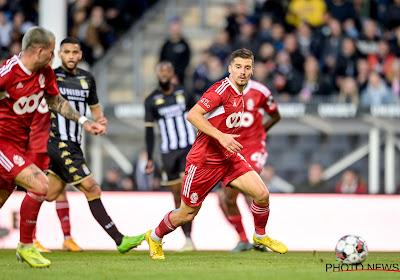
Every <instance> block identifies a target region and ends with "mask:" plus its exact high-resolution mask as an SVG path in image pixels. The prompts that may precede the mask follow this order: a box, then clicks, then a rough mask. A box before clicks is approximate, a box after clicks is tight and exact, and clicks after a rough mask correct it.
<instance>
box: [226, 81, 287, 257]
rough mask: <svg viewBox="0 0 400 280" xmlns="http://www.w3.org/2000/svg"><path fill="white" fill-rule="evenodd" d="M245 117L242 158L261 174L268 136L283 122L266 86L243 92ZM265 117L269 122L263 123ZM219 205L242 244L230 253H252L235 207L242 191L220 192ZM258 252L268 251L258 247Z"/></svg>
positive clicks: (253, 85)
mask: <svg viewBox="0 0 400 280" xmlns="http://www.w3.org/2000/svg"><path fill="white" fill-rule="evenodd" d="M243 98H244V113H243V119H242V123H241V125H240V128H239V132H238V134H240V137H239V138H238V141H239V142H240V144H242V145H243V149H242V150H241V151H240V154H241V155H242V156H243V157H244V158H245V159H246V161H247V162H248V163H250V164H251V166H252V167H253V168H254V170H255V171H256V172H257V173H258V174H260V173H261V171H262V168H263V166H264V164H265V162H266V161H267V157H268V153H267V149H266V147H265V140H266V132H267V131H268V130H269V129H270V128H271V127H272V126H273V125H275V124H276V123H277V122H278V121H279V120H280V118H281V117H280V114H279V111H278V106H277V104H276V102H275V100H274V98H273V97H272V94H271V92H270V90H269V89H268V88H267V87H266V86H264V85H263V84H261V83H259V82H257V81H254V80H249V82H248V83H247V85H246V87H245V88H244V90H243ZM264 113H267V114H268V115H269V116H270V118H269V119H268V120H267V121H266V122H265V123H263V119H264ZM218 194H219V202H220V206H221V209H222V211H223V212H224V214H225V216H226V218H227V219H228V221H229V222H230V223H231V224H232V226H233V227H234V228H235V230H236V231H237V232H238V234H239V238H240V241H239V242H238V244H237V245H236V247H235V248H234V249H233V250H231V252H242V251H249V250H251V249H252V248H253V245H252V244H250V243H249V240H248V239H247V236H246V232H245V230H244V227H243V224H242V216H241V214H240V211H239V208H238V205H237V203H236V200H237V197H238V194H239V190H238V189H235V188H229V187H228V188H226V187H223V188H221V189H220V190H219V192H218ZM246 201H247V202H248V204H249V206H250V205H251V198H250V197H249V196H247V195H246ZM255 249H258V250H261V251H263V250H265V247H263V246H260V245H259V244H256V245H255Z"/></svg>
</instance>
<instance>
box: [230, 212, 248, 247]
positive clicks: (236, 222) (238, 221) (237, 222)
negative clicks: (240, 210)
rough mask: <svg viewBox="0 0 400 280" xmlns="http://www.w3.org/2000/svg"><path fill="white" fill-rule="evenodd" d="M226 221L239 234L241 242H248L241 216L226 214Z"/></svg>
mask: <svg viewBox="0 0 400 280" xmlns="http://www.w3.org/2000/svg"><path fill="white" fill-rule="evenodd" d="M228 221H229V222H230V223H231V224H232V226H233V227H234V228H235V229H236V231H237V233H238V234H239V237H240V241H241V242H249V240H248V239H247V236H246V232H245V231H244V227H243V224H242V216H241V215H237V216H228Z"/></svg>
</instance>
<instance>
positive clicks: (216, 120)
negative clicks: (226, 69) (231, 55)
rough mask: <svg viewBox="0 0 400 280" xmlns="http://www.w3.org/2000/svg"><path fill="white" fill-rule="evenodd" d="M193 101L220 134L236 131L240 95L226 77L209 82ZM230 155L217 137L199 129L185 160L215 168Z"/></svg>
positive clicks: (240, 115)
mask: <svg viewBox="0 0 400 280" xmlns="http://www.w3.org/2000/svg"><path fill="white" fill-rule="evenodd" d="M197 104H198V105H200V106H201V107H202V108H203V109H204V110H206V111H207V114H205V115H204V117H205V118H206V119H207V120H208V121H209V122H210V123H211V124H212V125H213V126H214V127H215V128H217V129H218V130H220V131H221V132H223V133H229V134H238V129H239V126H240V123H241V121H242V118H243V111H244V103H243V95H242V93H241V92H239V90H238V89H237V88H236V87H235V86H234V85H233V84H232V83H231V81H230V80H229V79H228V78H225V79H223V80H221V81H219V82H217V83H215V84H214V85H212V86H211V87H210V88H209V89H208V90H207V91H206V92H205V93H204V94H203V96H202V97H201V98H200V100H199V101H198V102H197ZM231 156H232V154H231V153H230V152H229V151H228V150H226V149H225V148H224V147H223V146H222V145H221V144H220V143H219V142H218V140H216V139H214V138H212V137H210V136H208V135H207V134H205V133H203V132H202V131H200V130H199V131H198V132H197V138H196V140H195V141H194V143H193V146H192V149H191V150H190V152H189V154H188V156H187V161H188V162H190V163H191V164H193V165H196V166H197V167H203V168H216V167H218V166H219V165H220V164H223V163H224V162H225V161H227V160H229V158H230V157H231Z"/></svg>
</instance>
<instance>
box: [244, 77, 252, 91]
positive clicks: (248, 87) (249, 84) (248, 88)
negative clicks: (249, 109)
mask: <svg viewBox="0 0 400 280" xmlns="http://www.w3.org/2000/svg"><path fill="white" fill-rule="evenodd" d="M251 84H252V81H251V79H249V81H248V82H247V85H246V87H245V88H244V90H243V95H245V94H246V93H248V92H249V91H250V88H251Z"/></svg>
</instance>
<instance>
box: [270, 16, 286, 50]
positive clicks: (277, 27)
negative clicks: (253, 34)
mask: <svg viewBox="0 0 400 280" xmlns="http://www.w3.org/2000/svg"><path fill="white" fill-rule="evenodd" d="M284 36H285V28H284V27H283V25H282V24H281V23H278V22H275V23H274V24H272V27H271V43H272V45H273V46H274V48H275V50H276V51H277V52H278V51H281V50H283V38H284Z"/></svg>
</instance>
